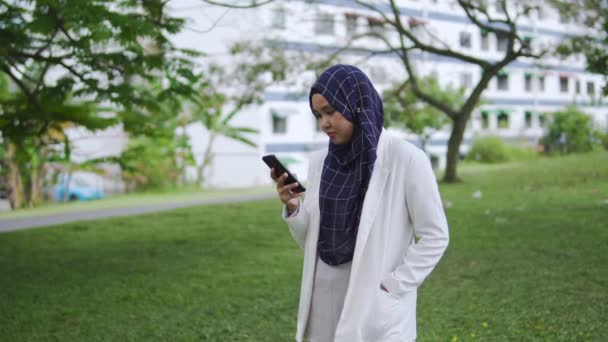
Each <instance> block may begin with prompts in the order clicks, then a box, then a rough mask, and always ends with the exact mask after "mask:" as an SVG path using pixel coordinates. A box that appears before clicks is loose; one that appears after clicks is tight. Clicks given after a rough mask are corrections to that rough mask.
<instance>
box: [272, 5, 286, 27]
mask: <svg viewBox="0 0 608 342" xmlns="http://www.w3.org/2000/svg"><path fill="white" fill-rule="evenodd" d="M286 17H287V16H286V11H285V9H284V8H283V7H277V8H275V9H274V10H273V11H272V27H273V28H276V29H284V28H285V21H286Z"/></svg>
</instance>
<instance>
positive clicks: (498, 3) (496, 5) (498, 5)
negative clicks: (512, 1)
mask: <svg viewBox="0 0 608 342" xmlns="http://www.w3.org/2000/svg"><path fill="white" fill-rule="evenodd" d="M505 4H506V2H505ZM494 8H495V9H496V13H498V14H504V13H505V9H504V8H502V1H501V0H496V2H494Z"/></svg>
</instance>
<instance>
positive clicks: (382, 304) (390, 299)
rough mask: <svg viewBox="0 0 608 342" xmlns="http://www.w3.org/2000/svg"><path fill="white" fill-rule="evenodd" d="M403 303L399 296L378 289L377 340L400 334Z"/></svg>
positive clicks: (376, 311)
mask: <svg viewBox="0 0 608 342" xmlns="http://www.w3.org/2000/svg"><path fill="white" fill-rule="evenodd" d="M402 316H403V303H402V300H401V299H400V298H398V297H397V296H395V295H393V294H391V293H388V292H386V291H384V290H382V289H378V290H377V291H376V304H375V315H374V316H373V317H374V320H375V324H374V328H375V329H374V331H375V334H374V335H375V339H374V340H375V341H383V339H386V338H388V337H390V336H395V335H399V334H400V329H401V326H402V324H401V321H402V319H403V317H402Z"/></svg>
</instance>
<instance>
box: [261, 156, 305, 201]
mask: <svg viewBox="0 0 608 342" xmlns="http://www.w3.org/2000/svg"><path fill="white" fill-rule="evenodd" d="M262 160H263V161H264V163H266V165H268V167H270V168H271V169H274V170H275V172H276V174H277V175H278V176H280V175H282V174H284V173H286V172H287V179H286V180H285V184H291V183H295V182H297V181H298V180H297V179H296V177H294V176H293V174H292V173H291V172H289V170H287V168H286V167H285V166H283V164H282V163H281V162H280V161H279V159H278V158H277V157H276V156H275V155H274V154H269V155H266V156H263V157H262ZM291 191H293V192H304V191H306V188H304V187H303V186H302V184H298V186H297V187H296V188H294V189H292V190H291Z"/></svg>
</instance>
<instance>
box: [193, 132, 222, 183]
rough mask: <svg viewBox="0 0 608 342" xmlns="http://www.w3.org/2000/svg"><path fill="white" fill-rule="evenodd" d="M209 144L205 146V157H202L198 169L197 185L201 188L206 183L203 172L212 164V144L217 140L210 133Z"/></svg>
mask: <svg viewBox="0 0 608 342" xmlns="http://www.w3.org/2000/svg"><path fill="white" fill-rule="evenodd" d="M210 134H211V135H210V136H209V143H208V144H207V148H206V149H205V155H204V156H203V161H202V163H201V165H200V166H199V167H198V180H197V182H198V184H199V185H200V186H201V187H203V186H204V183H205V181H206V179H205V170H206V169H207V167H208V166H209V165H211V164H212V163H213V143H214V142H215V139H216V138H217V134H216V133H213V132H210Z"/></svg>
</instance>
